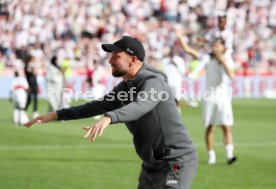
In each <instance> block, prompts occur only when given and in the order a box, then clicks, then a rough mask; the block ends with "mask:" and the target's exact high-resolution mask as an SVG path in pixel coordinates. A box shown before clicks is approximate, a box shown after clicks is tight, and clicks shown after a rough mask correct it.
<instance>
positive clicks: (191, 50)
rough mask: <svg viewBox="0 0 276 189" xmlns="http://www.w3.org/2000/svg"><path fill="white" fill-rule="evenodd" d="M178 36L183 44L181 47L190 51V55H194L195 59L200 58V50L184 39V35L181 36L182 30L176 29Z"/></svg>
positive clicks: (187, 51)
mask: <svg viewBox="0 0 276 189" xmlns="http://www.w3.org/2000/svg"><path fill="white" fill-rule="evenodd" d="M176 36H177V39H178V41H179V42H180V44H181V47H182V49H183V50H184V51H185V52H186V53H188V54H189V55H191V56H193V57H194V58H195V59H198V58H199V52H198V51H197V50H195V49H193V48H192V47H190V46H189V45H188V44H187V43H186V42H185V41H184V40H183V39H182V36H181V33H180V31H176Z"/></svg>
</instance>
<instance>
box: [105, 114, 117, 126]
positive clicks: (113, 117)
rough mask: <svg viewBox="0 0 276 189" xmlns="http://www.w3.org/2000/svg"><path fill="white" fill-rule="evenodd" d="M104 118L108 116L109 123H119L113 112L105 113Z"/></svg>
mask: <svg viewBox="0 0 276 189" xmlns="http://www.w3.org/2000/svg"><path fill="white" fill-rule="evenodd" d="M105 116H108V117H110V118H111V123H112V124H113V123H118V122H119V117H118V115H117V114H116V113H115V112H107V113H106V114H105Z"/></svg>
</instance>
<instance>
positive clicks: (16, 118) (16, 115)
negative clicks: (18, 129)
mask: <svg viewBox="0 0 276 189" xmlns="http://www.w3.org/2000/svg"><path fill="white" fill-rule="evenodd" d="M13 123H14V124H18V123H19V110H18V109H14V110H13Z"/></svg>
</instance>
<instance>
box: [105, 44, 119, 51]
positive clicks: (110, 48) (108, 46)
mask: <svg viewBox="0 0 276 189" xmlns="http://www.w3.org/2000/svg"><path fill="white" fill-rule="evenodd" d="M102 49H103V50H104V51H105V52H114V51H115V52H120V51H122V50H123V49H121V48H120V47H118V46H116V45H114V44H102Z"/></svg>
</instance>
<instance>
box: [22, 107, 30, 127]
mask: <svg viewBox="0 0 276 189" xmlns="http://www.w3.org/2000/svg"><path fill="white" fill-rule="evenodd" d="M28 121H29V118H28V115H27V112H26V111H24V110H20V124H21V125H24V124H25V123H27V122H28Z"/></svg>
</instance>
